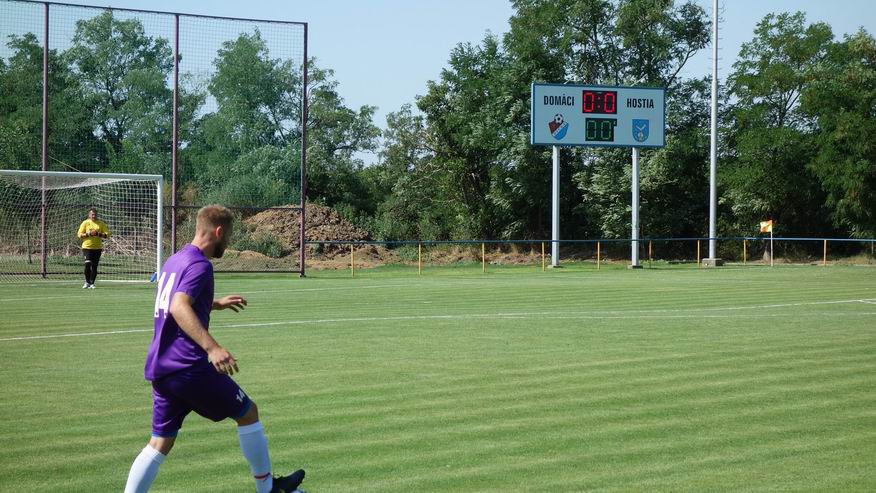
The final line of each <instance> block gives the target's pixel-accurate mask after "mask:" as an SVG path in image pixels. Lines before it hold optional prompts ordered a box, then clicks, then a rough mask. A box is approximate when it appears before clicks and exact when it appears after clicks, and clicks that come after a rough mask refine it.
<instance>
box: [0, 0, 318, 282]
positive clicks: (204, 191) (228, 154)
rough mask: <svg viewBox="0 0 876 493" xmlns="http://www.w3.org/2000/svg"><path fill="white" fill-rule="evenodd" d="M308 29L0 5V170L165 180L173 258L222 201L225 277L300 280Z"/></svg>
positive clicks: (168, 246) (9, 1)
mask: <svg viewBox="0 0 876 493" xmlns="http://www.w3.org/2000/svg"><path fill="white" fill-rule="evenodd" d="M306 31H307V26H306V24H303V23H296V22H282V21H268V20H263V21H257V20H246V19H230V18H219V17H209V16H197V15H188V14H175V13H165V12H150V11H140V10H127V9H110V8H99V7H88V6H76V5H69V4H54V3H42V2H41V3H35V2H28V1H22V0H0V38H2V39H0V87H2V91H0V169H13V170H40V169H45V170H50V171H76V172H103V173H128V174H131V173H140V174H157V175H161V176H163V177H164V178H165V190H164V204H165V208H164V211H163V221H164V228H163V229H164V231H165V241H164V242H163V244H164V245H165V252H163V253H164V256H165V257H166V256H167V255H169V254H171V253H172V252H173V251H175V250H176V249H178V248H179V247H181V246H182V245H183V244H184V243H186V242H188V241H190V239H191V236H192V234H193V231H194V217H195V213H196V212H197V209H199V208H200V207H202V206H203V205H207V204H212V203H220V204H222V205H225V206H228V207H229V208H231V209H232V211H234V213H235V216H236V218H237V220H238V223H237V227H236V228H235V237H234V238H233V239H232V245H231V248H230V249H229V251H228V252H227V253H226V255H225V257H224V258H223V259H221V260H220V261H217V262H216V269H217V270H229V271H289V272H302V271H303V267H302V256H301V246H302V244H301V234H300V224H301V221H300V218H301V215H302V212H303V211H302V209H303V206H304V203H303V201H302V188H303V180H304V165H303V161H304V158H303V154H304V151H303V146H302V141H303V140H305V139H306V127H305V125H304V121H305V117H304V113H305V112H306V109H305V108H306V70H307V69H306V67H307V64H306V57H307V53H306V50H307V46H306V43H307V42H306V36H307V32H306ZM46 46H48V51H47V53H45V54H46V55H47V56H46V57H44V48H45V47H46ZM44 63H46V67H45V68H46V70H44ZM44 78H45V80H46V81H47V83H46V84H43V80H44ZM44 86H45V87H46V89H47V91H46V98H45V99H46V104H45V108H44V103H43V88H44ZM44 109H45V110H46V130H47V132H45V134H46V137H47V138H46V144H45V152H43V149H42V146H43V134H44V132H43V110H44ZM0 213H2V211H0ZM83 218H84V216H83ZM110 226H112V225H110ZM293 226H294V227H293Z"/></svg>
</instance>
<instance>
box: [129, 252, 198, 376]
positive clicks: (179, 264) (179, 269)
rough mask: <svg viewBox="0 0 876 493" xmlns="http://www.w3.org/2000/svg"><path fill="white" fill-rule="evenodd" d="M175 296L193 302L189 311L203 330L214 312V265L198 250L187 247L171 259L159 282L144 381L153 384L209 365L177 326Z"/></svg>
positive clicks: (164, 268) (166, 264)
mask: <svg viewBox="0 0 876 493" xmlns="http://www.w3.org/2000/svg"><path fill="white" fill-rule="evenodd" d="M176 293H185V294H187V295H189V296H191V297H192V298H194V299H195V302H194V304H192V308H193V309H194V310H195V314H196V315H197V316H198V319H199V320H200V321H201V324H203V325H204V327H205V328H207V327H209V324H210V310H212V308H213V264H211V263H210V261H209V260H208V259H207V257H205V256H204V254H203V253H202V252H201V250H199V249H198V248H197V247H195V246H193V245H186V246H184V247H183V248H182V249H181V250H180V251H178V252H177V253H175V254H174V255H172V256H171V257H170V258H169V259H167V262H165V263H164V267H163V268H162V269H161V275H160V276H159V278H158V293H157V295H156V297H155V313H154V317H155V334H154V335H153V336H152V344H151V345H150V346H149V352H148V353H147V354H146V371H145V375H146V380H150V381H155V380H157V379H159V378H161V377H163V376H165V375H168V374H170V373H173V372H176V371H179V370H183V369H186V368H192V367H197V366H200V365H208V364H209V362H208V361H207V353H206V351H204V350H203V349H201V347H200V346H198V345H197V343H195V341H193V340H192V339H191V338H190V337H189V336H188V335H187V334H186V333H185V332H184V331H183V330H182V329H181V328H180V326H179V325H178V324H177V323H176V320H174V318H173V315H171V314H170V302H171V300H173V296H174V295H175V294H176Z"/></svg>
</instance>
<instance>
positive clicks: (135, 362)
mask: <svg viewBox="0 0 876 493" xmlns="http://www.w3.org/2000/svg"><path fill="white" fill-rule="evenodd" d="M98 286H99V289H97V290H94V291H83V290H81V289H79V287H80V285H79V284H78V283H77V284H71V283H31V284H3V285H0V306H2V318H0V320H2V323H0V376H2V379H0V395H2V399H0V413H2V416H3V420H2V421H0V438H2V442H3V446H2V447H0V491H3V492H7V491H8V492H13V491H15V492H18V491H21V492H36V491H64V492H89V493H93V492H114V491H122V489H123V486H124V482H125V478H126V476H127V472H128V468H129V467H130V464H131V461H132V460H133V458H134V457H135V456H136V454H137V453H138V452H139V450H140V449H141V448H142V447H143V445H144V444H145V442H146V440H147V439H148V434H149V430H150V428H149V426H150V412H151V401H150V387H149V385H148V383H147V382H145V381H144V380H143V377H142V366H143V359H144V355H145V351H146V347H147V345H148V343H149V341H150V339H151V313H152V309H153V292H152V290H153V287H152V286H148V285H130V284H113V285H111V284H107V283H104V284H100V282H99V281H98ZM216 290H217V294H229V293H234V292H236V293H241V294H243V295H244V296H246V297H247V298H248V299H249V301H250V307H249V308H248V309H247V310H246V311H245V312H243V313H239V314H235V313H232V312H218V313H215V314H214V317H213V322H212V324H213V328H212V330H211V332H212V333H213V334H214V335H215V336H216V337H217V338H218V340H219V341H220V343H222V344H223V345H224V346H225V347H227V348H228V349H229V350H230V351H231V352H232V353H233V354H234V355H235V356H236V357H238V359H239V360H240V365H241V373H240V374H239V375H238V376H236V378H237V380H238V382H239V383H240V384H241V385H242V386H243V388H244V389H246V390H247V392H248V393H249V394H250V395H251V396H253V398H254V400H255V401H256V402H258V404H259V408H260V410H261V414H262V419H263V422H264V424H265V427H266V430H267V434H268V439H269V441H270V445H271V450H272V458H273V462H274V465H275V469H276V470H277V472H289V471H291V470H292V469H295V468H297V467H304V468H306V469H307V471H308V477H307V480H306V481H305V484H304V485H303V486H304V488H305V489H306V490H308V491H309V492H310V493H326V492H364V491H369V492H429V491H453V492H458V491H490V492H512V491H545V492H564V491H589V490H598V491H766V490H794V491H807V490H808V491H876V462H874V458H876V269H874V268H872V267H843V266H831V267H827V268H821V267H812V266H806V267H791V266H783V267H777V268H774V269H770V268H767V267H747V268H743V267H733V266H730V267H724V268H721V269H693V268H690V267H681V268H668V267H664V268H660V269H652V270H648V269H646V270H642V271H628V270H626V269H624V268H619V267H615V268H605V267H603V269H602V270H600V271H596V270H594V269H593V267H592V266H590V265H588V266H571V267H567V268H565V269H558V270H553V271H549V272H546V273H541V272H537V271H536V270H535V269H534V268H531V267H527V268H501V269H491V270H490V272H488V273H487V274H481V272H480V264H478V265H477V266H471V267H468V268H442V269H433V270H429V271H427V272H425V275H424V276H422V277H417V275H416V269H413V270H412V269H410V268H387V269H376V270H372V271H360V272H358V273H357V277H356V278H352V279H351V278H350V277H349V272H348V271H347V272H344V271H337V272H311V273H310V275H309V277H308V278H306V279H299V278H297V277H292V276H289V277H280V276H276V275H272V276H262V275H259V276H242V275H221V274H220V275H219V276H218V277H217V286H216ZM253 490H254V488H253V486H252V483H251V479H250V478H249V471H248V467H247V465H246V462H245V461H244V459H243V457H242V456H241V454H240V451H239V448H238V445H237V435H236V433H235V431H234V426H233V423H231V422H230V421H229V422H224V423H212V422H209V421H207V420H204V419H203V418H200V417H198V416H191V417H189V419H188V420H187V421H186V424H185V427H184V428H183V431H182V432H181V434H180V438H179V440H178V441H177V445H176V448H175V449H174V451H173V452H172V453H171V455H170V457H169V458H168V460H167V461H166V462H165V463H164V465H163V466H162V468H161V473H160V474H159V476H158V479H157V480H156V482H155V484H154V487H153V491H156V492H186V493H192V492H229V493H231V492H233V493H240V492H249V491H253Z"/></svg>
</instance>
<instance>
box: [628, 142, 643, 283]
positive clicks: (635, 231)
mask: <svg viewBox="0 0 876 493" xmlns="http://www.w3.org/2000/svg"><path fill="white" fill-rule="evenodd" d="M632 189H633V221H632V223H633V224H632V232H631V234H630V243H631V245H630V269H641V268H642V265H641V264H639V148H638V147H633V176H632Z"/></svg>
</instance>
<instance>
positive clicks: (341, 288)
mask: <svg viewBox="0 0 876 493" xmlns="http://www.w3.org/2000/svg"><path fill="white" fill-rule="evenodd" d="M77 284H78V281H77ZM406 286H409V285H408V284H376V285H373V286H339V287H325V288H303V289H268V290H262V291H236V292H235V294H266V293H293V294H294V293H306V292H312V291H349V290H359V289H382V288H401V287H406ZM110 293H111V294H112V292H110ZM93 294H94V293H91V292H89V293H87V294H85V293H81V294H71V295H64V296H30V297H26V298H0V303H9V302H15V301H42V300H72V299H91V298H92V295H93ZM122 294H124V295H125V296H127V293H122Z"/></svg>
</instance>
